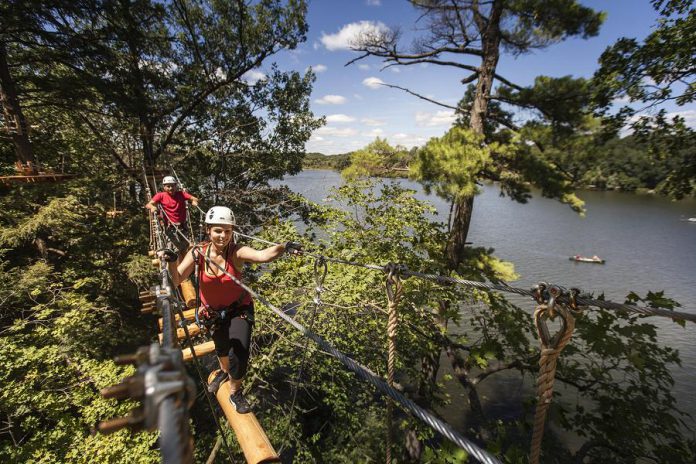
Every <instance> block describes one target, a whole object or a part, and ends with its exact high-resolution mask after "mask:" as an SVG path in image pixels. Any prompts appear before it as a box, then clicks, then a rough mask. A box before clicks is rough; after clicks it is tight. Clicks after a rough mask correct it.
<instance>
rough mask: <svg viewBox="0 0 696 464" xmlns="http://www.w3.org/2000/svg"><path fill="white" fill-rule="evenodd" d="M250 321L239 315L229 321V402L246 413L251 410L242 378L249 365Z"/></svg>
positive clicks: (239, 410) (239, 411)
mask: <svg viewBox="0 0 696 464" xmlns="http://www.w3.org/2000/svg"><path fill="white" fill-rule="evenodd" d="M251 326H252V324H251V322H249V321H248V320H247V319H243V318H241V317H235V318H234V319H232V321H230V327H229V332H228V334H229V340H230V344H231V347H230V351H229V356H228V359H229V374H230V390H231V391H230V403H232V405H233V406H234V407H235V409H236V410H237V412H238V413H240V414H246V413H248V412H250V411H251V408H250V407H249V403H248V402H247V400H246V398H244V395H243V394H242V379H243V378H244V375H245V374H246V372H247V368H248V366H249V348H250V344H251Z"/></svg>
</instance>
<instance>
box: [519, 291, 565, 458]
mask: <svg viewBox="0 0 696 464" xmlns="http://www.w3.org/2000/svg"><path fill="white" fill-rule="evenodd" d="M549 293H550V295H551V297H550V298H549V302H548V303H542V304H540V305H539V306H537V308H536V310H535V311H534V323H535V324H536V328H537V333H538V334H539V340H540V341H541V356H540V358H539V377H538V378H537V406H536V412H535V414H534V432H533V434H532V444H531V446H530V451H529V462H530V464H538V463H539V456H540V455H541V440H542V438H543V437H544V424H545V422H546V415H547V413H548V410H549V407H550V406H551V400H552V399H553V383H554V380H555V377H556V363H557V361H558V357H559V356H560V354H561V351H563V348H564V347H565V346H566V345H567V344H568V342H569V341H570V338H571V337H572V335H573V330H574V329H575V318H574V317H573V314H572V313H571V311H570V310H569V309H568V308H567V307H566V306H565V305H560V304H559V305H556V304H555V303H556V298H557V297H558V296H560V294H561V293H562V292H561V290H560V289H559V288H558V287H556V286H552V287H551V288H550V289H549ZM556 315H559V316H560V318H561V329H560V330H559V331H558V333H556V334H555V335H554V336H553V337H551V336H550V335H549V330H548V327H547V325H546V319H548V318H554V317H555V316H556Z"/></svg>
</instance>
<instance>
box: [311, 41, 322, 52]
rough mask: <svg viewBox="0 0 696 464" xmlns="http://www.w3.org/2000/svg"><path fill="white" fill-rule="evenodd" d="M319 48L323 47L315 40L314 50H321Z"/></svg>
mask: <svg viewBox="0 0 696 464" xmlns="http://www.w3.org/2000/svg"><path fill="white" fill-rule="evenodd" d="M319 47H321V45H320V44H319V42H317V41H316V40H315V41H314V43H313V44H312V48H313V49H315V50H319Z"/></svg>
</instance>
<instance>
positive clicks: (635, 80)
mask: <svg viewBox="0 0 696 464" xmlns="http://www.w3.org/2000/svg"><path fill="white" fill-rule="evenodd" d="M651 3H652V5H653V7H654V8H655V10H657V12H658V13H659V14H660V15H661V16H662V17H661V18H660V19H659V20H658V23H657V26H656V28H655V29H654V30H653V32H651V33H650V34H649V35H648V36H647V37H646V38H645V40H643V42H642V43H639V42H638V41H637V40H636V39H630V38H626V37H624V38H621V39H619V40H617V41H616V43H615V44H614V45H612V46H610V47H608V48H607V49H606V50H605V51H604V53H603V54H602V56H601V57H600V59H599V63H600V68H599V70H597V72H596V73H595V75H594V80H595V82H594V85H595V87H596V98H597V101H598V104H599V105H600V107H602V108H608V107H609V106H610V105H611V104H612V102H613V101H615V100H617V99H620V98H624V97H626V98H628V99H629V101H631V102H644V103H647V104H648V106H654V105H658V104H660V103H664V102H666V101H671V100H673V101H675V102H676V103H677V105H680V106H682V105H685V104H687V103H690V102H692V101H694V99H695V98H696V82H695V81H694V76H695V75H696V67H694V54H693V50H694V48H696V34H694V32H693V31H694V28H695V27H696V11H695V10H694V8H693V3H694V2H693V0H652V1H651Z"/></svg>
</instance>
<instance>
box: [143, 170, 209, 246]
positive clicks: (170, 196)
mask: <svg viewBox="0 0 696 464" xmlns="http://www.w3.org/2000/svg"><path fill="white" fill-rule="evenodd" d="M162 190H163V191H162V192H158V193H157V194H155V196H153V197H152V199H151V200H150V201H149V202H148V203H147V204H146V205H145V207H146V208H147V209H149V210H150V211H152V212H153V213H155V214H157V205H159V206H160V207H161V208H162V213H163V215H164V216H163V219H164V222H165V224H166V228H165V230H164V233H165V234H166V235H167V238H169V240H170V241H171V242H172V245H174V247H175V248H176V249H177V251H178V252H179V253H180V254H181V253H183V252H184V251H185V250H186V249H188V245H189V244H188V241H187V240H186V238H185V237H186V232H185V231H186V202H187V201H190V202H191V204H192V205H193V206H198V198H196V197H194V196H193V195H191V194H190V193H188V192H186V191H183V190H179V183H178V182H177V181H176V179H175V178H174V177H172V176H166V177H165V178H164V179H163V180H162Z"/></svg>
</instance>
